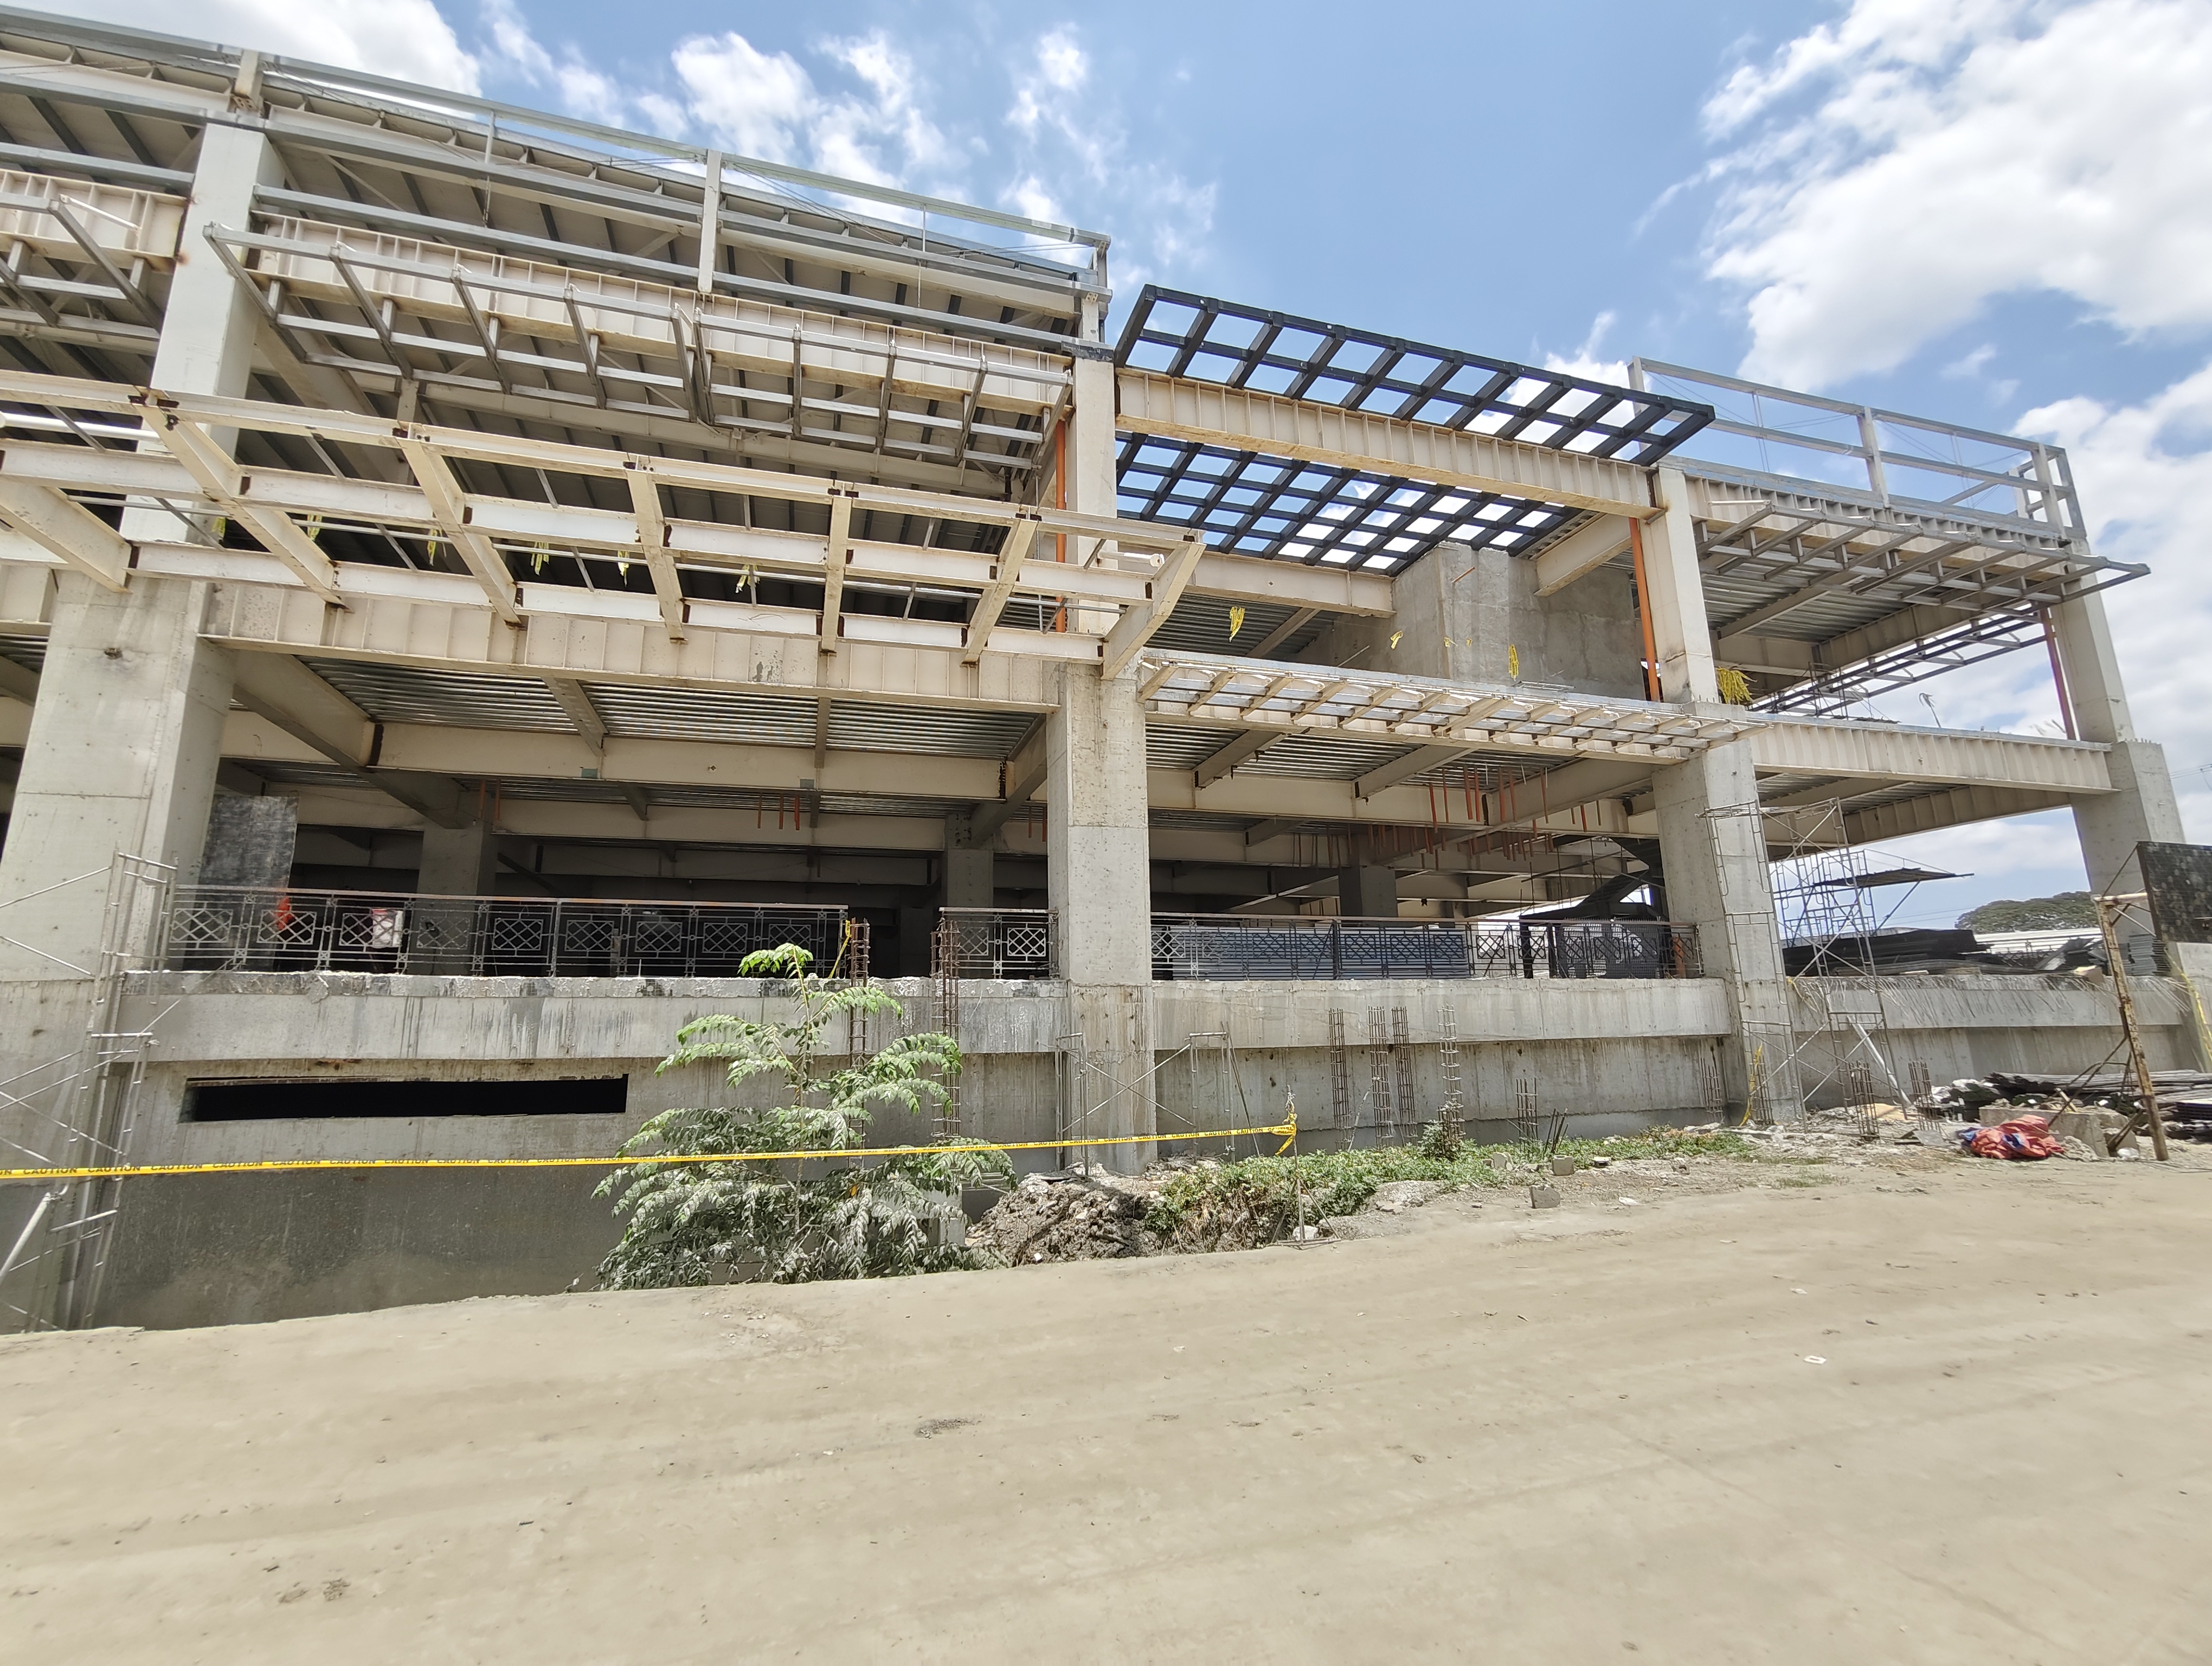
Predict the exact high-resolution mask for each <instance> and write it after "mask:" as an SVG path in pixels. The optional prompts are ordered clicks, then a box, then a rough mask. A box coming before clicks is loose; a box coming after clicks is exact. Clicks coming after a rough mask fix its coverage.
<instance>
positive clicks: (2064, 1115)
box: [2051, 1110, 2105, 1155]
mask: <svg viewBox="0 0 2212 1666" xmlns="http://www.w3.org/2000/svg"><path fill="white" fill-rule="evenodd" d="M2051 1133H2053V1134H2057V1136H2058V1137H2059V1138H2060V1139H2062V1140H2064V1139H2074V1140H2080V1141H2081V1143H2082V1144H2083V1145H2085V1146H2088V1147H2089V1149H2090V1150H2091V1151H2093V1152H2098V1153H2099V1154H2100V1155H2101V1154H2102V1153H2103V1152H2104V1149H2105V1118H2104V1115H2103V1113H2102V1112H2100V1111H2094V1110H2062V1111H2060V1112H2059V1113H2058V1114H2057V1116H2053V1117H2052V1118H2051Z"/></svg>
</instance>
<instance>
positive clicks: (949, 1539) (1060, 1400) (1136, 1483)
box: [0, 1148, 2212, 1666]
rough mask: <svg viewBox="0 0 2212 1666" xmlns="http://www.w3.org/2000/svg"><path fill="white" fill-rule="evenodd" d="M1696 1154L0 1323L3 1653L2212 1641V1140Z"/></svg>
mask: <svg viewBox="0 0 2212 1666" xmlns="http://www.w3.org/2000/svg"><path fill="white" fill-rule="evenodd" d="M1855 1164H1857V1165H1855ZM1648 1167H1649V1165H1644V1164H1638V1165H1635V1168H1634V1170H1633V1171H1632V1170H1630V1168H1629V1167H1628V1166H1627V1165H1623V1166H1621V1167H1618V1168H1615V1169H1612V1170H1604V1171H1601V1172H1599V1173H1595V1174H1588V1173H1586V1174H1583V1175H1579V1176H1577V1177H1575V1178H1574V1179H1573V1180H1571V1181H1568V1182H1565V1183H1562V1186H1561V1189H1562V1191H1563V1193H1564V1194H1565V1195H1564V1197H1563V1200H1562V1204H1561V1207H1559V1208H1558V1209H1556V1210H1546V1211H1542V1212H1536V1211H1532V1210H1531V1209H1530V1208H1529V1207H1528V1202H1527V1198H1526V1195H1525V1194H1521V1195H1514V1194H1510V1193H1502V1192H1489V1193H1485V1194H1480V1195H1470V1194H1468V1193H1459V1194H1454V1195H1450V1196H1448V1197H1445V1198H1443V1199H1441V1200H1438V1201H1436V1202H1433V1203H1431V1204H1430V1205H1429V1206H1428V1207H1425V1208H1421V1209H1419V1210H1413V1211H1409V1212H1407V1213H1401V1214H1400V1215H1396V1216H1392V1217H1389V1218H1388V1219H1387V1220H1384V1221H1377V1222H1376V1223H1374V1225H1375V1226H1376V1231H1374V1232H1372V1233H1371V1234H1370V1233H1369V1232H1366V1231H1362V1232H1361V1233H1360V1234H1358V1237H1356V1238H1352V1239H1340V1240H1334V1241H1323V1242H1320V1243H1312V1244H1306V1245H1297V1246H1291V1245H1283V1246H1279V1247H1276V1248H1273V1249H1263V1250H1259V1251H1255V1252H1250V1253H1247V1254H1242V1255H1221V1256H1182V1257H1162V1258H1156V1259H1141V1260H1125V1261H1110V1262H1085V1263H1079V1264H1068V1265H1052V1264H1047V1265H1042V1266H1032V1267H1024V1268H1019V1269H1017V1270H1014V1271H1012V1272H1001V1273H980V1274H953V1275H946V1276H941V1277H937V1278H930V1279H909V1280H896V1281H888V1282H884V1283H878V1284H868V1285H839V1286H805V1287H796V1288H792V1287H786V1288H760V1287H745V1286H728V1287H723V1288H719V1289H713V1290H705V1291H696V1292H654V1293H646V1294H627V1295H607V1294H601V1295H573V1296H566V1297H553V1298H543V1299H511V1300H509V1299H502V1300H490V1301H475V1302H465V1303H459V1304H453V1305H449V1306H443V1307H424V1308H403V1309H396V1310H389V1311H385V1312H380V1313H374V1314H365V1315H355V1316H343V1317H335V1318H323V1319H304V1320H294V1321H290V1322H284V1323H280V1324H270V1325H262V1326H254V1327H240V1328H234V1329H211V1330H200V1331H170V1332H130V1331H99V1332H90V1333H81V1334H77V1335H62V1336H46V1337H39V1338H30V1339H23V1340H18V1341H10V1342H7V1343H5V1344H0V1477H4V1483H0V1565H4V1572H0V1586H4V1595H0V1657H6V1658H9V1659H18V1660H30V1659H38V1660H41V1661H57V1662H58V1661H72V1662H73V1661H94V1660H97V1661H100V1662H103V1663H125V1662H142V1661H143V1662H162V1663H171V1662H185V1661H207V1662H224V1663H236V1662H260V1661H270V1662H277V1661H281V1662H298V1661H314V1662H317V1663H319V1666H341V1663H350V1662H378V1663H384V1662H390V1661H394V1660H403V1659H404V1660H422V1661H479V1660H486V1661H489V1660H497V1661H509V1660H530V1661H533V1662H547V1661H558V1662H567V1661H593V1662H602V1661H605V1662H614V1661H637V1662H646V1661H653V1662H665V1661H685V1660H694V1659H699V1660H704V1659H709V1658H711V1659H714V1660H718V1661H720V1660H728V1659H732V1658H737V1659H755V1658H769V1657H775V1658H790V1657H817V1658H825V1659H837V1660H848V1659H850V1660H860V1659H868V1660H874V1659H884V1658H899V1659H922V1660H961V1661H999V1660H1017V1659H1020V1660H1031V1659H1037V1660H1052V1659H1077V1660H1117V1661H1119V1660H1147V1661H1149V1660H1170V1659H1206V1660H1209V1661H1214V1662H1221V1661H1243V1660H1270V1661H1273V1660H1316V1661H1322V1660H1327V1661H1340V1660H1353V1659H1379V1658H1388V1657H1417V1658H1437V1659H1441V1658H1447V1657H1449V1658H1475V1659H1489V1660H1498V1661H1523V1660H1532V1661H1533V1660H1552V1661H1561V1662H1576V1663H1579V1662H1589V1661H1612V1660H1626V1659H1630V1658H1634V1659H1637V1660H1638V1661H1650V1662H1654V1663H1657V1662H1683V1663H1691V1662H1696V1663H1701V1666H1702V1663H1712V1662H1736V1661H1780V1660H1788V1661H1791V1662H1829V1661H1834V1662H1850V1663H1853V1666H1863V1663H1867V1662H1875V1661H1881V1662H1912V1663H1929V1666H1937V1663H1941V1666H1957V1663H1961V1662H1983V1661H2004V1662H2033V1663H2040V1666H2060V1663H2070V1662H2091V1661H2094V1662H2097V1663H2100V1666H2101V1663H2112V1662H2130V1663H2136V1666H2149V1663H2162V1662H2176V1663H2179V1662H2203V1661H2205V1660H2207V1659H2209V1658H2212V1369H2208V1367H2212V1280H2208V1279H2207V1278H2206V1276H2205V1271H2204V1269H2205V1268H2207V1267H2208V1265H2212V1164H2208V1163H2207V1162H2206V1161H2205V1160H2204V1158H2203V1153H2201V1152H2200V1153H2193V1154H2192V1158H2191V1160H2189V1161H2187V1162H2185V1163H2184V1164H2179V1165H2177V1166H2175V1167H2173V1168H2170V1169H2160V1168H2158V1167H2157V1166H2155V1165H2154V1164H2149V1163H2147V1162H2146V1163H2127V1164H2118V1163H2103V1164H2082V1163H2068V1162H2051V1163H2043V1164H1996V1163H1988V1162H1973V1161H1971V1160H1968V1159H1962V1158H1949V1157H1944V1156H1938V1155H1931V1154H1927V1153H1922V1152H1917V1151H1900V1152H1882V1151H1881V1150H1878V1149H1872V1148H1869V1151H1868V1152H1864V1153H1862V1154H1855V1155H1853V1156H1850V1157H1846V1158H1844V1159H1843V1160H1839V1161H1836V1162H1831V1163H1826V1164H1818V1165H1808V1164H1758V1165H1753V1164H1729V1165H1723V1164H1711V1165H1705V1164H1697V1165H1693V1167H1692V1169H1690V1170H1676V1169H1674V1165H1673V1164H1661V1165H1657V1166H1656V1168H1649V1171H1647V1168H1648ZM1723 1169H1725V1170H1727V1172H1725V1173H1723V1171H1722V1170H1723ZM1626 1198H1634V1199H1636V1200H1637V1201H1635V1202H1633V1203H1629V1202H1625V1201H1622V1200H1623V1199H1626ZM1478 1204H1479V1205H1480V1207H1476V1206H1477V1205H1478ZM1362 1219H1365V1218H1364V1217H1363V1218H1362Z"/></svg>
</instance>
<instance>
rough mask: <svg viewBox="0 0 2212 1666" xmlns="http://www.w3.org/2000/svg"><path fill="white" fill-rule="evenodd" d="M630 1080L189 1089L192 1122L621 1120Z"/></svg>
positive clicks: (238, 1084)
mask: <svg viewBox="0 0 2212 1666" xmlns="http://www.w3.org/2000/svg"><path fill="white" fill-rule="evenodd" d="M628 1100H629V1078H628V1077H627V1076H589V1077H583V1076H571V1077H562V1078H557V1079H552V1080H547V1081H508V1082H484V1081H474V1082H469V1081H463V1082H437V1081H419V1080H418V1081H382V1082H378V1081H357V1080H350V1081H331V1080H329V1079H319V1080H316V1079H297V1078H292V1079H288V1078H283V1077H272V1076H254V1077H247V1078H244V1079H232V1080H228V1081H197V1082H187V1083H186V1084H185V1099H184V1106H183V1113H182V1120H183V1121H185V1122H277V1121H300V1120H305V1119H309V1118H324V1117H331V1116H621V1115H622V1114H623V1110H624V1108H625V1107H626V1105H627V1103H628Z"/></svg>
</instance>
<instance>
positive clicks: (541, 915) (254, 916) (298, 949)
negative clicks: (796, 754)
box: [155, 885, 868, 977]
mask: <svg viewBox="0 0 2212 1666" xmlns="http://www.w3.org/2000/svg"><path fill="white" fill-rule="evenodd" d="M785 943H795V944H797V945H799V947H800V948H803V949H805V950H807V951H808V952H811V954H812V955H813V957H814V970H816V971H817V972H819V973H823V974H825V975H826V974H828V973H829V972H830V971H831V970H832V969H833V968H834V969H835V970H836V972H837V974H838V975H839V976H845V977H866V976H867V974H868V933H867V922H866V921H865V920H862V919H860V918H858V917H857V916H854V915H848V913H847V912H846V911H845V909H842V908H793V907H789V906H783V905H777V904H772V903H653V902H614V901H599V900H597V899H590V898H573V897H416V896H410V895H407V894H405V893H398V892H382V891H300V890H276V889H265V888H262V887H257V886H246V885H186V886H180V887H179V888H178V889H177V891H175V893H174V895H173V898H172V900H171V902H170V904H169V908H168V911H167V915H166V916H165V918H164V920H163V921H162V933H161V943H160V945H159V948H158V951H157V954H156V958H155V964H156V965H158V966H160V967H161V968H163V969H164V970H170V971H227V972H333V971H343V972H428V973H440V974H445V975H448V976H478V977H736V976H739V975H740V974H739V973H738V964H739V963H740V962H742V961H743V960H744V958H745V957H746V956H747V955H749V954H751V953H753V952H755V951H756V950H760V949H772V948H775V947H776V946H777V945H781V944H785Z"/></svg>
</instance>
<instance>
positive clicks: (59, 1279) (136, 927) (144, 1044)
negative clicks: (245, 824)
mask: <svg viewBox="0 0 2212 1666" xmlns="http://www.w3.org/2000/svg"><path fill="white" fill-rule="evenodd" d="M103 874H104V875H105V877H106V880H107V891H106V901H105V903H104V905H103V907H102V909H101V914H100V945H99V949H98V952H97V953H96V955H95V957H94V963H93V964H92V965H91V966H89V967H80V966H76V965H73V964H70V963H68V962H65V961H61V960H60V959H59V958H58V957H56V956H53V955H51V954H47V953H46V952H45V951H43V950H40V949H36V948H33V947H32V946H31V945H27V944H22V943H21V942H20V941H19V940H18V939H15V938H13V937H9V939H7V940H8V941H9V942H10V943H13V944H15V945H16V946H18V947H23V948H30V949H31V952H33V953H34V954H40V955H43V956H44V957H45V958H47V959H50V960H54V961H55V962H56V964H59V965H62V966H64V967H66V968H67V969H68V970H71V971H75V972H78V973H80V974H83V975H86V976H87V977H88V986H89V987H88V991H87V995H88V1015H87V1018H86V1023H85V1030H84V1034H83V1036H82V1038H81V1040H80V1042H79V1043H78V1045H77V1048H76V1050H75V1052H73V1053H71V1054H68V1055H64V1056H63V1057H61V1058H59V1059H55V1060H52V1061H48V1062H47V1063H46V1064H44V1065H38V1066H33V1067H32V1068H31V1069H30V1070H27V1071H25V1072H23V1073H21V1075H19V1076H17V1077H15V1079H12V1080H10V1081H9V1082H6V1083H0V1094H4V1095H5V1097H7V1099H8V1100H9V1104H11V1106H13V1107H14V1108H16V1109H21V1110H29V1111H31V1112H32V1113H33V1115H34V1116H38V1117H39V1118H40V1119H42V1120H44V1121H45V1122H48V1123H49V1124H51V1125H52V1127H53V1128H55V1129H57V1130H58V1132H59V1134H60V1136H61V1139H60V1143H59V1146H58V1148H57V1149H56V1150H54V1151H52V1152H29V1153H28V1154H29V1155H31V1156H33V1157H35V1158H39V1159H40V1162H41V1163H45V1164H50V1165H51V1166H52V1167H54V1168H57V1169H76V1168H85V1167H94V1166H100V1165H120V1164H125V1163H127V1162H129V1161H130V1158H131V1141H132V1136H133V1135H134V1134H136V1133H137V1114H138V1097H139V1091H140V1089H141V1087H142V1086H143V1084H144V1080H145V1074H146V1057H147V1055H148V1054H149V1052H150V1051H151V1050H152V1049H153V1046H154V1039H155V1038H154V1026H155V1025H157V1024H159V1023H160V1022H161V1017H162V1016H164V1014H160V1013H157V1014H155V1017H154V1018H152V1019H150V1020H149V1021H148V1022H147V1023H145V1024H143V1025H137V1026H136V1027H128V1026H126V1025H125V1002H126V998H127V996H128V994H129V987H130V986H129V979H128V976H127V974H129V973H130V972H132V971H135V970H143V969H144V968H145V967H147V966H148V965H149V964H152V961H153V958H154V952H155V946H156V945H157V944H158V942H159V940H160V933H161V922H162V920H163V917H164V915H166V913H167V901H168V895H169V891H170V888H171V887H172V885H173V884H174V882H175V879H176V869H175V868H174V867H173V866H171V865H170V864H168V863H166V862H156V861H154V860H150V859H149V858H147V857H143V856H134V855H126V854H118V855H117V856H116V857H115V858H114V859H113V860H112V861H111V862H110V864H109V865H108V866H107V867H106V869H104V870H103V869H97V868H95V869H94V870H92V871H91V872H89V873H82V874H79V875H77V876H76V878H74V879H66V880H64V881H63V882H62V884H61V885H53V886H49V887H47V888H46V890H45V891H32V892H29V893H27V894H26V895H25V896H22V897H14V898H11V899H9V903H8V904H0V907H5V906H12V905H14V904H15V903H25V902H28V901H30V900H31V899H32V898H33V897H43V896H46V895H48V894H50V893H51V892H52V891H59V890H63V889H64V888H66V887H68V886H70V885H84V884H88V883H89V882H91V881H93V880H94V879H100V878H101V877H102V875H103ZM24 1083H30V1085H29V1086H27V1088H26V1089H25V1091H21V1092H18V1091H16V1089H17V1087H18V1085H19V1084H24ZM41 1099H44V1100H45V1101H46V1103H45V1104H43V1105H42V1104H40V1100H41ZM122 1205H123V1183H122V1182H121V1181H120V1180H113V1179H110V1180H79V1181H70V1182H56V1183H53V1184H52V1185H50V1186H48V1187H47V1188H46V1189H45V1190H44V1191H42V1192H41V1193H40V1197H39V1201H37V1202H36V1203H35V1204H34V1205H33V1207H32V1209H31V1213H30V1217H29V1219H27V1220H26V1221H25V1222H24V1224H23V1226H22V1230H21V1231H20V1232H19V1233H18V1234H17V1235H16V1237H15V1241H14V1243H12V1244H11V1245H10V1246H9V1249H8V1250H7V1252H6V1254H5V1255H4V1256H0V1316H4V1317H0V1323H5V1324H11V1325H12V1327H13V1328H14V1329H18V1330H25V1331H29V1330H43V1329H52V1330H74V1329H80V1328H82V1326H84V1325H86V1324H88V1323H90V1322H91V1321H92V1317H93V1314H94V1310H96V1308H97V1307H98V1304H99V1301H100V1286H101V1283H102V1281H103V1280H104V1279H105V1277H106V1271H107V1263H108V1260H109V1257H110V1256H111V1254H112V1250H113V1249H114V1245H115V1239H116V1231H117V1226H118V1221H119V1217H120V1214H121V1211H122ZM10 1280H13V1281H14V1283H13V1288H12V1289H11V1288H9V1281H10Z"/></svg>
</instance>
